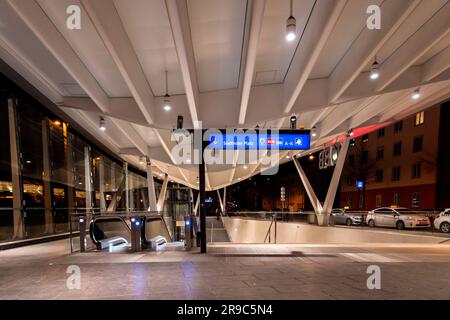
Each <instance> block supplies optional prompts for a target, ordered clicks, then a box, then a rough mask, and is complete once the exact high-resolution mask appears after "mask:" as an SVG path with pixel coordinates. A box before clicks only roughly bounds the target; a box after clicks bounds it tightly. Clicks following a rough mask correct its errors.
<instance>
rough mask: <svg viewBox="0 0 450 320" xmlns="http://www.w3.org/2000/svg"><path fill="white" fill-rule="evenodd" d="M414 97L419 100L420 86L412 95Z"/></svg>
mask: <svg viewBox="0 0 450 320" xmlns="http://www.w3.org/2000/svg"><path fill="white" fill-rule="evenodd" d="M412 98H413V99H414V100H417V99H419V98H420V88H417V89H416V90H414V92H413V95H412Z"/></svg>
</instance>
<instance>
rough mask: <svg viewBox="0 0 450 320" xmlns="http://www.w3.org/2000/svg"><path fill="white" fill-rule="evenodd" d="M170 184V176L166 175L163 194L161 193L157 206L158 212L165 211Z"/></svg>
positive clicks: (162, 189) (162, 187)
mask: <svg viewBox="0 0 450 320" xmlns="http://www.w3.org/2000/svg"><path fill="white" fill-rule="evenodd" d="M168 184H169V176H168V175H167V174H166V175H165V176H164V181H163V184H162V186H161V192H160V193H159V198H158V204H157V210H158V212H161V211H162V210H163V209H164V201H166V191H167V185H168Z"/></svg>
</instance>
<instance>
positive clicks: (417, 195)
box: [412, 192, 420, 208]
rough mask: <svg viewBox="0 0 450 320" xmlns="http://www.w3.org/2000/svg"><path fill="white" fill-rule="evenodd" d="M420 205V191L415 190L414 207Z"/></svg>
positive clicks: (413, 195) (413, 196)
mask: <svg viewBox="0 0 450 320" xmlns="http://www.w3.org/2000/svg"><path fill="white" fill-rule="evenodd" d="M419 205H420V193H419V192H414V193H413V194H412V207H413V208H417V207H419Z"/></svg>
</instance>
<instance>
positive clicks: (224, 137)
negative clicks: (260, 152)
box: [209, 130, 311, 150]
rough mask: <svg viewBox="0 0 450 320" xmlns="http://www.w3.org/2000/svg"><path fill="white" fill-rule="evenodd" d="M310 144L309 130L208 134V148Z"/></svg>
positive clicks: (287, 147) (306, 146) (295, 147)
mask: <svg viewBox="0 0 450 320" xmlns="http://www.w3.org/2000/svg"><path fill="white" fill-rule="evenodd" d="M310 146H311V135H310V131H309V130H279V131H274V132H271V131H270V130H268V131H264V132H256V131H251V132H249V133H245V132H234V133H227V132H225V131H222V132H221V133H212V134H210V135H209V148H212V149H235V150H255V149H264V150H266V149H279V150H308V149H309V148H310Z"/></svg>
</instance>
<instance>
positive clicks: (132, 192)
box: [128, 174, 136, 211]
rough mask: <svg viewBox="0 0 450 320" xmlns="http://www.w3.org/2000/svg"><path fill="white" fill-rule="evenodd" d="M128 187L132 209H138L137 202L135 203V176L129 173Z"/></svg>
mask: <svg viewBox="0 0 450 320" xmlns="http://www.w3.org/2000/svg"><path fill="white" fill-rule="evenodd" d="M128 187H129V188H130V190H129V192H128V194H129V204H130V210H131V211H133V210H135V209H136V207H135V203H134V187H135V186H134V176H133V175H130V174H129V175H128Z"/></svg>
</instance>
